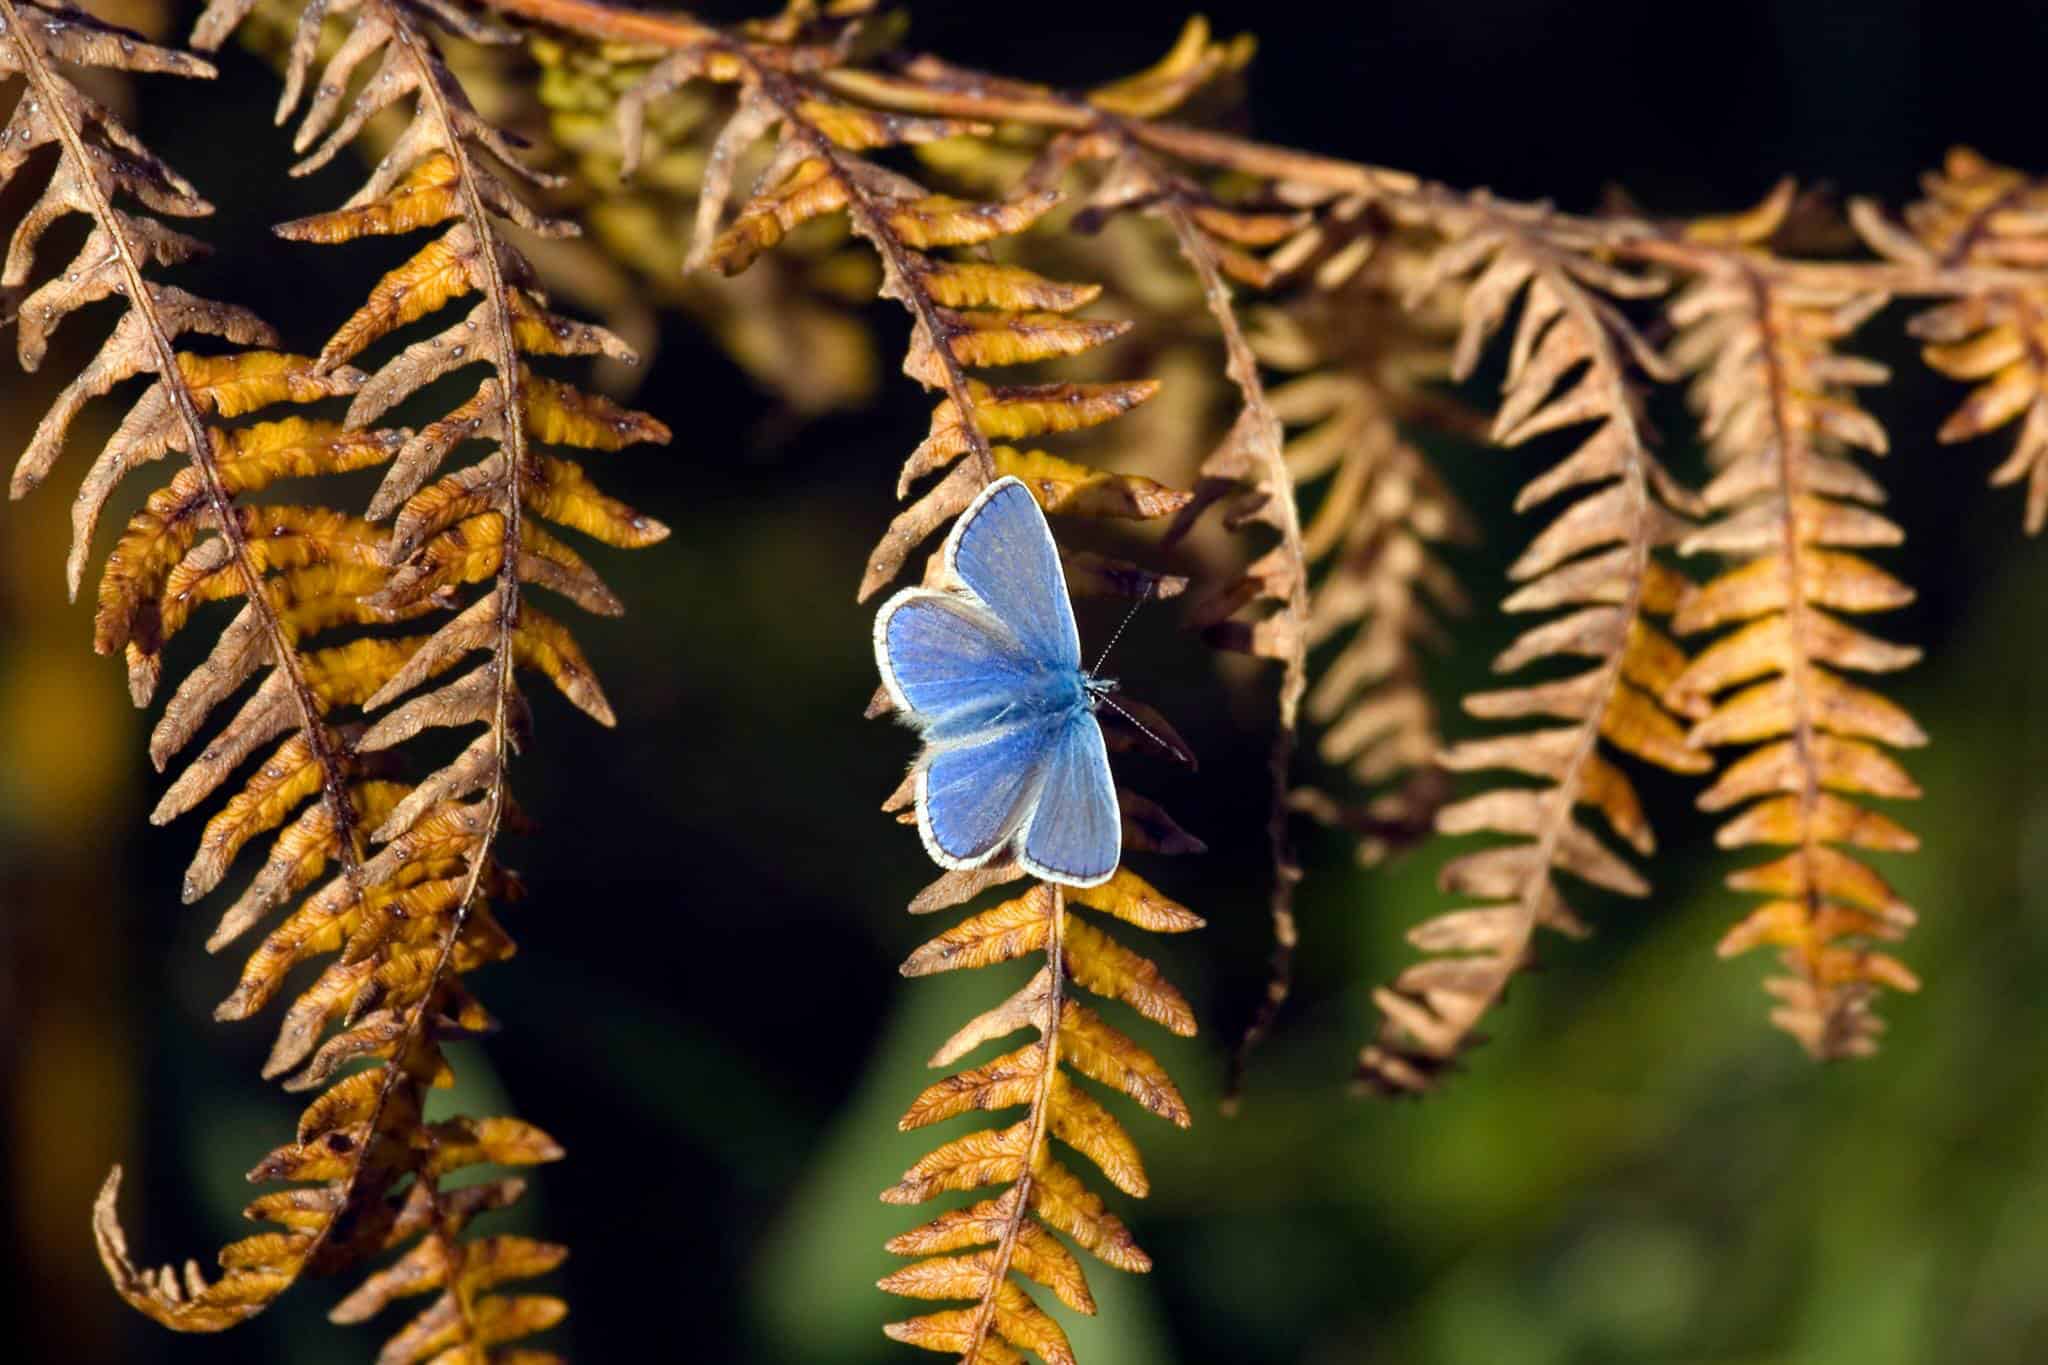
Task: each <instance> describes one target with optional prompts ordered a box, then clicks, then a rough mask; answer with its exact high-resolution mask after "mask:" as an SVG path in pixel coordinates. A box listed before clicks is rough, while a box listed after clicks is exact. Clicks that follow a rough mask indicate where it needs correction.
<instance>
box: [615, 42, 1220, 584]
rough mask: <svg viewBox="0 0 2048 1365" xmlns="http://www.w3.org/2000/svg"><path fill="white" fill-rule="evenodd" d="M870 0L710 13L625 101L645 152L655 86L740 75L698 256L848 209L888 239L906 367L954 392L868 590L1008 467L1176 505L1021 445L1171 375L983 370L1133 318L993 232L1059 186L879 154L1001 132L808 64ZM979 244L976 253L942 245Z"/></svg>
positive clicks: (732, 264)
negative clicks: (866, 99)
mask: <svg viewBox="0 0 2048 1365" xmlns="http://www.w3.org/2000/svg"><path fill="white" fill-rule="evenodd" d="M864 9H865V7H863V6H853V7H849V10H848V14H847V17H845V18H844V19H837V18H835V19H834V20H832V21H829V22H824V23H823V24H822V26H821V25H820V24H814V23H811V22H810V21H809V20H808V19H806V20H805V21H804V22H800V23H799V22H795V21H794V20H792V21H791V22H790V23H788V24H785V25H783V26H781V27H776V26H773V25H771V26H769V27H767V28H755V29H752V30H744V31H743V34H742V35H741V36H734V37H727V36H726V35H723V34H721V33H718V32H716V31H713V30H709V29H707V30H705V31H704V34H703V37H702V40H701V42H700V43H698V44H697V45H695V46H685V47H683V48H682V49H681V50H679V51H676V52H674V53H673V54H672V55H670V56H669V57H668V58H666V59H665V60H664V61H663V62H662V63H661V64H660V65H658V66H657V67H656V68H655V69H654V71H653V72H652V73H651V74H650V75H649V77H648V78H647V80H646V81H645V82H644V83H643V84H642V85H641V86H640V87H638V88H636V89H634V90H633V91H631V92H629V93H628V94H627V96H626V97H625V98H624V99H623V100H621V102H620V108H619V118H620V127H621V137H622V140H623V141H624V143H625V144H626V147H627V149H628V155H629V158H630V157H631V156H632V155H633V154H634V149H635V148H636V147H637V146H638V144H639V140H640V129H641V127H642V125H643V123H644V121H645V119H646V118H647V116H648V111H649V110H650V108H653V107H656V102H657V101H660V100H664V99H666V98H668V97H669V96H670V95H671V94H672V93H673V92H674V91H675V90H676V89H678V88H679V87H681V86H682V85H684V84H686V83H687V82H690V81H696V80H708V81H712V82H717V83H722V84H730V85H733V86H734V87H736V91H737V104H736V107H735V111H734V113H733V115H732V117H731V119H730V120H729V121H728V122H727V124H726V125H725V127H724V129H723V131H722V132H721V133H720V135H719V138H718V141H717V143H716V144H715V145H714V147H713V149H712V152H711V154H710V158H709V160H708V162H707V165H706V172H705V179H704V182H703V185H702V187H701V190H700V197H699V200H698V217H697V232H696V239H695V242H694V244H693V245H692V248H691V251H690V261H691V263H692V264H693V265H700V266H702V265H708V266H711V267H713V268H716V269H718V270H720V271H722V272H724V273H726V274H738V273H740V272H743V271H745V270H746V269H748V268H749V267H750V266H751V265H753V263H754V262H755V261H756V260H758V259H759V258H760V257H761V256H762V255H763V254H764V253H766V252H768V251H770V250H772V249H773V248H775V247H777V246H778V245H779V244H781V243H782V242H783V241H784V239H785V238H787V237H788V236H789V235H790V234H792V233H794V232H797V231H799V230H800V229H803V228H804V227H806V225H808V224H811V223H813V222H816V221H818V220H820V219H824V218H828V217H834V216H838V215H842V214H843V215H844V217H845V221H846V223H847V225H848V226H849V227H850V228H851V229H852V231H853V232H854V233H855V234H856V235H857V236H859V237H860V238H862V239H863V240H864V241H866V242H867V243H868V244H869V245H870V246H871V247H873V249H874V251H875V254H876V257H877V259H878V261H879V262H880V264H881V267H882V280H881V284H880V293H881V295H882V296H883V297H886V298H891V299H894V300H896V301H897V302H899V303H901V304H902V305H903V306H904V307H905V309H906V310H908V311H909V313H910V314H911V318H912V333H911V342H910V350H909V354H908V356H907V357H906V359H905V361H904V370H905V372H906V373H908V374H909V375H910V376H911V377H912V378H914V379H916V380H917V381H918V382H919V383H921V384H923V385H925V386H926V387H927V388H931V389H935V390H937V391H938V392H939V394H940V402H939V405H938V407H937V409H936V410H935V411H934V413H933V416H932V422H931V430H930V434H929V435H928V437H927V438H926V440H925V441H924V442H923V443H922V444H920V445H919V446H918V448H917V449H916V450H915V451H913V452H912V454H911V456H910V458H909V459H908V460H907V461H906V462H905V464H904V467H903V471H902V475H901V478H900V480H899V483H898V490H899V494H901V495H904V496H908V495H909V493H910V490H911V489H912V487H913V486H914V485H915V484H916V483H918V482H919V481H920V480H923V479H926V478H928V477H930V476H932V475H938V474H943V477H942V478H939V479H938V481H937V482H936V483H935V484H933V485H932V486H931V487H930V488H929V489H927V490H926V491H925V492H924V493H923V494H922V495H920V496H918V497H917V498H915V499H914V500H913V501H912V503H911V505H910V506H909V507H908V508H907V509H905V511H904V512H903V513H902V514H900V515H899V516H898V517H897V518H896V520H895V521H894V522H893V523H892V524H891V526H890V528H889V530H888V532H887V533H886V534H885V535H884V536H883V538H882V541H881V544H880V545H879V546H878V547H877V548H876V550H875V552H874V554H873V556H872V557H871V558H870V560H869V563H868V568H867V572H866V574H865V575H864V577H863V578H862V580H861V586H860V592H859V596H860V597H861V598H863V599H865V598H867V597H869V596H871V595H872V594H873V593H874V592H876V591H877V590H879V589H880V588H881V587H882V586H884V585H885V584H887V583H888V582H890V581H891V580H892V579H894V578H895V577H896V576H897V575H898V574H899V573H900V572H901V571H902V568H903V566H904V564H905V562H906V561H907V560H908V558H909V557H910V556H911V554H912V553H914V552H915V550H916V549H917V547H918V546H919V545H920V544H922V543H923V542H924V541H925V540H926V539H927V538H928V537H929V536H930V535H931V533H932V532H933V531H935V530H937V529H938V527H940V526H941V525H943V524H945V523H946V522H948V521H950V520H951V519H952V518H953V517H954V516H956V515H957V514H958V513H959V512H960V510H961V509H962V508H964V507H965V506H966V505H967V504H968V502H969V501H971V500H972V499H973V496H974V494H975V493H976V492H977V491H979V489H981V488H982V487H983V486H984V485H986V484H987V483H989V482H990V481H991V480H993V479H995V478H997V477H1000V476H1001V475H1004V474H1014V475H1016V476H1018V477H1020V478H1022V479H1023V480H1024V481H1025V482H1026V483H1027V484H1029V485H1030V486H1031V487H1032V489H1033V492H1034V493H1035V494H1036V495H1037V497H1038V498H1039V501H1040V502H1041V503H1042V504H1044V505H1045V507H1046V508H1047V510H1048V511H1054V512H1070V513H1077V514H1082V515H1092V516H1112V517H1138V518H1154V517H1160V516H1166V515H1170V514H1171V513H1172V512H1174V511H1175V510H1177V509H1178V508H1179V507H1180V506H1182V505H1184V504H1185V502H1186V500H1187V495H1186V494H1184V493H1180V492H1177V491H1175V490H1172V489H1168V488H1165V487H1163V486H1161V485H1159V484H1156V483H1154V482H1153V481H1151V480H1149V479H1145V478H1142V477H1138V476H1134V475H1118V474H1108V473H1104V472H1102V471H1099V470H1094V469H1090V468H1088V467H1086V466H1083V465H1079V464H1075V463H1073V462H1072V461H1068V460H1063V459H1061V458H1060V457H1058V456H1056V455H1053V454H1050V453H1048V452H1045V451H1042V450H1034V449H1030V448H1027V447H1025V446H1023V445H1022V444H1021V443H1022V442H1026V441H1030V440H1034V439H1036V438H1038V437H1040V436H1044V435H1047V434H1051V433H1056V432H1060V431H1069V430H1073V429H1076V428H1079V427H1084V426H1094V425H1098V424H1100V423H1102V422H1106V421H1109V420H1111V419H1113V418H1114V417H1116V416H1118V415H1120V414H1121V413H1123V412H1125V411H1128V410H1129V409H1130V408H1132V407H1134V406H1136V405H1137V404H1139V403H1142V402H1144V401H1145V400H1146V399H1147V398H1149V397H1150V396H1151V394H1152V393H1153V391H1154V387H1155V386H1153V385H1151V384H1149V383H1144V382H1136V383H1129V382H1126V383H1115V384H1098V385H1078V384H1072V383H1064V384H1063V383H1051V384H1037V383H1034V384H992V383H986V382H983V381H981V380H978V379H975V378H973V377H972V376H971V374H970V371H973V370H977V369H983V368H990V367H1000V366H1010V365H1021V364H1027V363H1031V362H1035V361H1042V360H1048V359H1054V358H1057V357H1061V356H1070V355H1075V354H1078V353H1080V352H1083V351H1088V350H1092V349H1094V348H1095V347H1097V346H1100V345H1102V344H1103V343H1105V342H1107V341H1110V340H1112V339H1114V338H1115V337H1117V336H1119V335H1121V334H1122V333H1123V332H1124V331H1126V330H1127V328H1128V324H1126V323H1121V322H1107V321H1097V320H1092V319H1083V318H1077V317H1075V316H1073V314H1074V312H1075V311H1076V310H1077V309H1080V308H1082V307H1084V306H1085V305H1087V304H1088V303H1090V302H1092V301H1093V300H1094V299H1095V297H1096V296H1097V295H1098V294H1099V293H1100V289H1099V288H1098V287H1097V286H1094V285H1081V284H1066V283H1061V282H1058V281H1054V280H1050V279H1046V278H1044V277H1042V276H1039V275H1037V274H1034V273H1033V272H1031V271H1029V270H1026V269H1024V268H1023V267H1021V266H1014V265H1008V264H1003V263H999V262H997V261H995V260H992V259H990V258H989V252H988V248H990V247H992V246H993V245H996V244H998V243H1000V242H1001V241H1002V240H1003V239H1006V238H1009V237H1013V236H1015V235H1016V234H1019V233H1021V232H1023V231H1025V230H1026V229H1028V228H1030V227H1031V226H1032V225H1033V224H1034V223H1036V222H1037V221H1038V220H1039V219H1040V218H1041V217H1043V216H1044V215H1045V214H1046V213H1047V212H1048V211H1049V210H1050V209H1052V208H1053V207H1054V205H1056V204H1057V203H1058V202H1059V199H1060V196H1059V194H1058V193H1057V192H1056V191H1052V190H1041V189H1032V188H1026V189H1021V190H1019V191H1018V192H1017V193H1015V194H1013V195H1011V196H1010V197H1008V198H1004V199H1000V200H995V201H989V202H973V201H965V200H959V199H955V198H952V197H951V196H948V195H943V194H934V193H931V192H929V191H928V190H926V189H925V188H924V187H923V186H921V185H919V184H918V183H917V182H915V181H913V180H910V179H909V178H908V177H906V176H903V175H901V174H899V173H897V172H895V171H892V170H888V169H886V168H884V167H882V166H881V165H879V164H877V163H876V162H874V161H873V160H871V159H869V158H868V157H866V156H865V155H863V153H866V152H870V151H873V150H875V149H879V148H886V147H892V146H904V145H915V144H921V143H926V142H930V141H932V140H934V139H938V138H944V137H950V136H957V135H961V134H965V133H976V132H986V131H988V130H987V128H986V125H983V124H979V123H976V122H974V121H972V120H963V119H959V118H954V117H949V116H946V115H944V114H943V113H936V114H932V115H913V114H888V113H879V112H876V111H874V110H871V109H868V108H865V107H863V106H861V105H859V104H855V103H850V102H848V101H846V100H844V99H842V98H840V97H839V96H837V95H835V94H833V93H832V92H830V91H829V90H827V89H825V88H824V87H823V86H822V85H821V84H818V83H815V82H812V81H809V80H807V79H806V78H805V76H804V74H803V73H804V71H805V69H806V66H807V59H806V58H805V57H804V56H803V55H802V53H803V52H804V51H805V49H803V48H802V47H801V46H798V45H797V44H801V43H804V42H811V43H820V44H826V45H828V46H829V45H832V44H838V45H841V46H843V45H845V44H847V43H850V42H852V41H855V35H857V33H858V31H859V25H860V24H861V22H862V20H863V18H864ZM790 13H791V15H792V16H795V15H796V14H797V11H795V10H792V11H791V12H790ZM811 18H816V16H811ZM835 25H836V27H835ZM763 35H769V36H770V37H771V39H774V36H775V35H781V36H782V38H784V39H787V40H789V42H790V44H791V45H790V46H781V45H778V41H775V40H771V41H768V42H763V41H762V38H763ZM764 140H766V141H769V142H770V144H771V145H772V148H773V151H772V154H771V155H770V157H769V158H768V161H767V163H766V165H765V167H764V169H763V170H762V172H761V174H760V175H759V177H758V178H757V180H756V183H755V186H754V188H753V191H752V193H751V194H750V195H749V196H748V198H747V199H746V200H745V201H744V202H743V203H742V204H740V206H739V207H738V208H737V209H736V210H731V209H729V208H728V201H729V199H730V197H731V191H732V184H733V177H734V175H735V174H736V171H737V168H738V164H739V160H740V157H741V156H742V154H744V153H745V152H746V151H747V150H748V149H749V148H751V147H754V146H755V145H757V144H759V143H762V142H763V141H764ZM963 249H972V250H973V251H974V255H972V256H969V257H965V258H958V257H954V256H950V255H946V254H942V253H947V252H953V251H960V250H963ZM1013 442H1014V443H1019V444H1011V443H1013ZM1093 567H1094V568H1096V569H1102V568H1104V567H1105V566H1101V565H1096V566H1093ZM1075 577H1076V583H1075V586H1076V588H1077V590H1084V591H1085V590H1089V589H1091V588H1093V587H1096V586H1104V587H1113V586H1115V585H1118V584H1124V583H1128V582H1130V581H1133V580H1131V579H1130V578H1129V577H1128V576H1119V575H1117V574H1114V573H1110V572H1089V573H1082V574H1077V575H1076V576H1075ZM1147 581H1148V582H1150V581H1152V580H1147Z"/></svg>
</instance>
